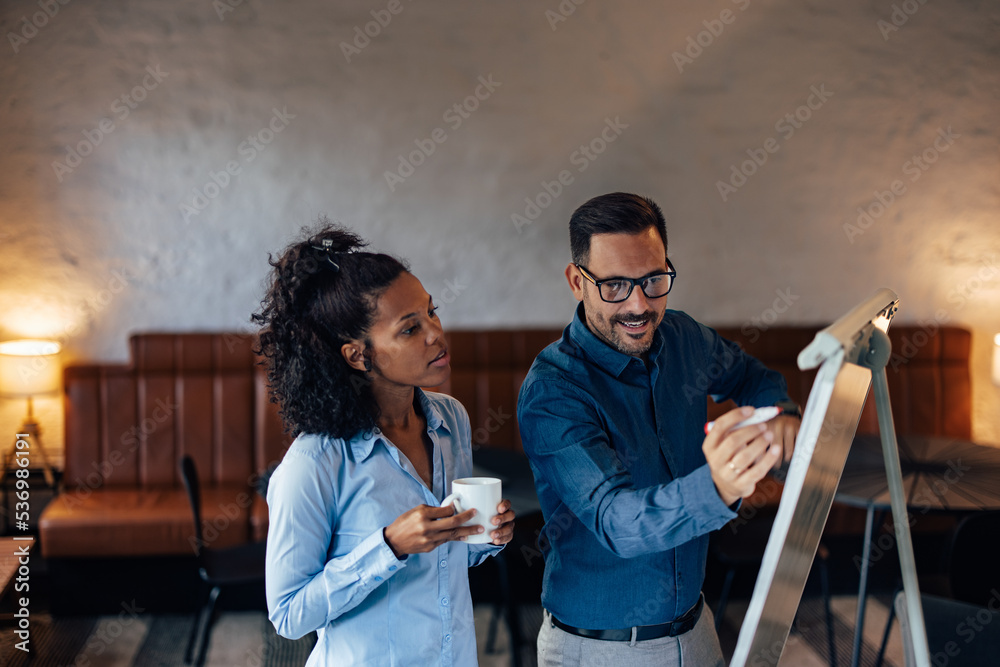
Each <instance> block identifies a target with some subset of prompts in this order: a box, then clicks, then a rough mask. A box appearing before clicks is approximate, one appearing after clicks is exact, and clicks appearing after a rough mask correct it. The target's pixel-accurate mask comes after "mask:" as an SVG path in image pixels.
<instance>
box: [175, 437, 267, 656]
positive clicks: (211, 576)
mask: <svg viewBox="0 0 1000 667" xmlns="http://www.w3.org/2000/svg"><path fill="white" fill-rule="evenodd" d="M180 468H181V478H182V479H183V480H184V487H185V488H186V489H187V494H188V500H189V501H190V502H191V513H192V514H193V515H194V534H195V554H196V555H197V557H198V574H199V575H200V576H201V582H202V583H201V585H202V586H206V587H207V588H208V589H209V592H208V599H207V600H206V601H205V605H204V606H203V607H202V608H201V610H200V611H199V612H198V614H197V615H196V616H195V619H194V625H193V626H192V627H191V635H190V637H189V638H188V644H187V649H186V650H185V652H184V664H187V665H189V664H191V659H192V655H193V654H194V648H195V640H196V638H197V637H198V628H199V626H201V627H202V631H201V641H200V642H199V645H198V646H199V649H198V660H197V662H196V663H195V664H196V665H197V666H198V667H202V665H204V664H205V655H206V653H207V652H208V642H209V638H210V637H211V633H212V626H213V624H214V623H215V617H216V602H217V601H218V599H219V593H220V592H221V591H222V588H223V587H227V586H236V585H244V584H256V583H259V584H263V582H264V555H265V547H266V543H265V542H250V543H247V544H241V545H239V546H235V547H228V548H225V549H213V548H211V547H209V546H207V545H206V544H205V541H204V538H203V537H202V531H201V487H200V485H199V483H198V470H197V468H196V467H195V464H194V460H193V459H192V458H191V457H190V456H185V457H183V458H182V459H181V461H180Z"/></svg>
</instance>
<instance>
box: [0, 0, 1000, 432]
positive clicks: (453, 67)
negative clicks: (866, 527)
mask: <svg viewBox="0 0 1000 667" xmlns="http://www.w3.org/2000/svg"><path fill="white" fill-rule="evenodd" d="M577 1H579V0H577ZM46 2H49V3H50V5H48V13H50V14H53V13H54V15H52V16H48V15H47V14H46V13H45V8H46V6H47V5H46ZM226 3H228V4H226ZM56 9H58V12H56ZM378 20H381V22H382V24H384V25H380V24H379V23H377V22H375V21H378ZM31 23H34V24H35V25H30V24H31ZM39 26H40V27H39ZM998 27H1000V9H998V7H997V5H996V4H992V3H986V2H975V1H972V0H968V1H957V0H929V1H927V0H925V1H924V2H923V3H921V2H919V1H918V0H906V2H896V3H892V2H889V1H888V0H872V1H868V0H866V1H863V2H862V1H859V0H847V1H845V2H818V1H799V2H780V1H777V0H733V1H729V0H713V1H711V2H696V1H694V0H687V1H684V2H672V3H653V2H638V1H625V2H616V3H610V2H606V1H602V0H587V1H585V2H582V3H581V4H579V5H577V4H574V3H573V2H572V0H563V1H562V2H561V3H560V2H557V1H556V0H547V1H546V0H542V1H537V2H534V1H527V0H511V1H508V2H493V3H489V2H414V1H411V0H392V1H391V2H390V1H389V0H368V1H365V2H362V1H360V0H349V1H347V0H345V1H341V2H335V3H334V2H320V1H318V0H298V1H295V2H275V1H270V0H244V1H243V2H240V3H239V4H236V0H217V1H215V2H213V1H212V0H171V1H170V2H167V1H165V0H156V1H147V2H141V3H138V2H136V3H123V2H119V1H111V0H107V1H93V2H83V1H81V0H72V1H68V2H66V4H60V3H59V2H58V0H42V1H41V2H30V1H27V0H10V1H8V2H5V3H4V4H3V6H2V8H0V32H2V34H3V36H4V40H3V43H2V44H0V54H2V55H0V113H2V118H3V125H2V132H0V174H2V177H0V221H2V223H0V224H2V228H0V229H2V231H0V266H2V267H3V269H2V273H0V302H2V309H0V338H2V339H7V338H13V337H20V336H25V335H43V336H52V337H56V338H59V339H61V340H62V341H63V342H64V343H65V346H66V348H67V350H66V354H65V355H64V358H65V360H67V361H72V360H78V359H95V360H96V359H99V360H124V359H125V358H126V355H127V350H126V339H127V336H128V334H129V332H130V331H133V330H149V329H184V330H189V329H240V328H247V327H248V326H249V322H248V317H249V314H250V313H251V312H252V311H253V310H254V309H255V307H256V305H257V303H258V301H259V298H260V296H261V291H262V288H261V283H262V280H263V278H264V277H265V274H266V270H267V264H266V259H267V253H268V252H275V251H277V250H279V249H280V248H282V247H283V246H284V245H285V244H286V243H287V242H288V240H289V239H290V238H291V237H292V236H293V235H294V234H295V232H296V231H297V230H298V228H299V227H300V226H301V225H303V224H308V223H310V222H311V221H313V220H315V218H316V217H317V215H319V214H323V213H325V214H327V215H329V216H330V217H331V218H334V219H337V220H340V221H342V222H344V223H345V224H347V225H349V226H352V227H354V228H355V229H357V230H359V231H360V232H361V233H362V234H363V235H364V236H366V237H367V238H369V239H370V240H371V241H372V243H373V245H374V246H376V247H378V248H381V249H385V250H389V251H392V252H396V253H399V254H401V255H403V256H405V257H406V258H408V259H409V260H410V262H411V263H412V267H413V270H414V272H415V273H416V275H417V276H418V277H419V278H421V280H422V281H423V282H424V285H425V287H426V288H427V289H428V291H430V292H431V293H432V294H434V295H436V296H437V297H438V300H439V301H445V302H446V303H444V304H443V305H444V308H443V309H442V311H441V313H442V318H443V319H444V321H445V324H446V325H447V326H450V327H455V328H460V327H466V328H471V327H520V326H532V325H538V326H551V325H559V324H562V323H564V322H566V321H567V320H568V319H569V318H570V316H571V313H572V308H573V305H574V303H575V302H574V301H573V300H572V298H571V296H570V293H569V290H568V289H567V287H566V286H565V283H564V279H563V277H562V269H563V267H564V266H565V263H566V262H567V260H568V250H567V234H566V231H565V229H566V221H567V219H568V216H569V214H570V213H571V211H572V210H573V209H574V208H575V207H576V206H577V205H579V204H580V203H582V202H583V201H584V200H586V199H588V198H589V197H591V196H594V195H597V194H600V193H604V192H608V191H613V190H620V189H621V190H631V191H636V192H640V193H644V194H648V195H650V196H652V197H653V198H655V199H656V200H657V201H659V202H660V204H661V205H662V206H663V208H664V210H665V212H666V214H667V216H668V219H669V234H670V250H671V255H672V258H673V259H674V261H675V264H676V265H677V267H678V270H679V272H680V277H679V279H678V283H677V287H676V289H675V291H674V293H672V294H671V296H670V303H671V305H672V306H673V307H677V308H682V309H685V310H687V311H689V312H691V313H692V314H693V315H694V316H696V317H697V318H699V319H701V320H703V321H705V322H708V323H711V324H720V325H721V324H737V325H744V326H756V327H758V328H759V329H761V330H762V332H763V330H764V329H766V328H767V326H769V325H773V324H792V323H816V322H827V321H830V320H831V319H833V318H835V317H837V316H838V315H839V314H841V313H842V312H843V311H845V310H846V309H847V308H849V307H850V306H851V305H853V304H854V303H855V302H857V301H859V300H861V299H862V298H864V297H866V296H867V295H869V294H870V293H871V292H872V291H873V290H874V289H875V288H876V287H879V286H888V287H891V288H893V289H895V290H896V291H897V292H898V293H899V294H900V297H901V310H900V315H899V320H900V321H904V322H909V323H920V324H925V325H926V326H927V328H928V329H929V330H930V329H933V328H934V327H935V326H937V324H938V323H941V322H948V323H955V324H961V325H964V326H967V327H970V328H971V329H972V330H973V331H974V332H975V342H974V345H975V349H974V359H973V372H974V382H975V384H974V392H975V393H974V401H975V436H976V437H977V438H980V439H984V440H992V441H1000V416H998V414H1000V390H998V389H996V388H995V387H993V386H992V384H991V383H990V381H989V377H988V372H989V363H990V354H991V347H992V336H993V333H994V332H996V331H1000V309H998V306H1000V256H998V253H1000V225H998V224H997V223H998V216H1000V178H998V176H1000V155H998V150H997V149H998V137H1000V124H998V123H997V112H998V96H1000V46H998V42H997V39H996V35H997V29H998ZM366 30H367V31H368V32H369V34H370V35H371V36H365V35H364V32H365V31H366ZM477 96H478V97H477ZM455 105H458V107H457V108H456V106H455ZM421 145H423V146H424V152H426V153H429V152H430V148H431V147H433V153H431V154H430V155H428V156H424V155H422V154H421V153H420V152H419V151H420V150H421V149H420V146H421ZM414 151H418V152H416V153H415V152H414ZM401 160H403V161H404V162H406V163H408V164H401ZM754 160H756V163H755V162H754ZM416 163H419V164H416ZM410 167H413V169H412V173H411V171H410ZM227 168H228V170H229V172H231V174H230V173H226V172H227ZM388 172H394V173H395V176H387V173H388ZM741 172H742V173H741ZM560 176H561V177H562V183H559V180H560ZM546 184H547V186H546ZM547 190H548V191H547ZM526 199H527V201H526ZM879 199H881V200H882V201H881V202H880V201H879ZM185 206H187V207H190V208H185ZM859 208H860V209H861V212H867V215H868V217H862V216H861V215H860V212H859ZM518 216H520V217H518ZM776 299H778V300H779V301H778V302H777V303H778V305H779V309H783V310H784V312H781V313H777V312H776V311H772V310H770V309H771V308H772V307H773V306H774V305H775V303H776ZM786 305H787V307H785V306H786ZM23 410H24V407H23V403H21V402H12V401H3V402H2V406H0V418H2V420H3V421H2V423H4V424H8V426H7V427H5V428H8V429H13V428H16V424H17V423H18V420H19V418H20V416H21V414H22V413H23ZM39 410H40V411H41V413H42V419H43V424H44V425H45V427H46V428H47V429H48V430H47V434H48V443H49V445H50V447H52V448H54V449H58V448H59V443H60V442H61V423H60V405H59V403H58V401H56V400H55V399H50V400H43V401H40V402H39Z"/></svg>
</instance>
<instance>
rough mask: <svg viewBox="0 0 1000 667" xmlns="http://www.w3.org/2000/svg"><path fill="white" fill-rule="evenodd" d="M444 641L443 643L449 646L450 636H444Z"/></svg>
mask: <svg viewBox="0 0 1000 667" xmlns="http://www.w3.org/2000/svg"><path fill="white" fill-rule="evenodd" d="M444 641H445V642H446V643H448V644H450V643H451V635H445V636H444Z"/></svg>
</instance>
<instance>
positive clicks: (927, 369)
mask: <svg viewBox="0 0 1000 667" xmlns="http://www.w3.org/2000/svg"><path fill="white" fill-rule="evenodd" d="M819 328H820V327H816V326H814V327H774V328H772V329H770V330H768V331H766V332H760V331H757V330H750V331H747V332H741V331H740V330H739V329H732V328H720V329H719V331H720V333H722V334H723V335H724V336H726V337H727V338H730V339H731V340H734V341H736V342H738V343H740V344H741V345H743V346H744V347H745V349H746V350H747V351H748V352H750V353H751V354H753V355H754V356H756V357H758V358H759V359H761V360H762V361H764V362H765V363H766V364H768V365H769V366H771V367H772V368H775V369H776V370H779V371H781V372H782V373H783V374H784V375H785V377H786V379H787V380H788V384H789V392H790V394H791V397H792V398H793V399H795V400H797V401H799V402H800V403H803V402H804V401H805V400H806V397H807V396H808V392H809V389H810V387H811V385H812V380H813V376H814V374H813V372H807V373H802V372H800V371H799V370H798V368H797V366H796V363H795V359H796V356H797V355H798V352H799V351H800V350H801V349H802V348H803V347H805V345H806V344H808V343H809V342H810V341H811V340H812V338H813V335H814V334H815V332H816V331H817V330H818V329H819ZM560 335H561V330H557V329H547V330H511V331H456V332H451V333H450V334H449V340H450V347H451V354H452V368H453V371H452V375H451V379H450V381H449V382H448V384H446V385H444V386H442V387H440V388H439V390H441V391H445V392H447V393H451V394H452V395H454V396H455V397H457V398H458V399H459V400H461V401H462V403H463V404H464V405H465V406H466V408H467V409H468V411H469V415H470V419H471V422H472V432H473V444H474V446H477V447H478V446H482V447H496V448H502V449H507V450H512V451H520V450H521V442H520V436H519V434H518V429H517V420H516V416H515V414H514V413H515V407H516V404H517V393H518V390H519V388H520V385H521V382H522V381H523V379H524V375H525V373H526V372H527V370H528V368H529V366H530V365H531V362H532V360H533V359H534V358H535V356H536V354H537V353H538V352H539V351H540V350H541V349H542V348H543V347H544V346H545V345H547V344H548V343H549V342H551V341H553V340H555V339H557V338H558V337H559V336H560ZM890 338H891V339H892V342H893V349H894V355H893V358H892V360H891V361H890V364H889V368H888V378H889V387H890V393H891V396H892V403H893V414H894V418H895V422H896V428H897V431H898V432H900V433H922V434H934V435H947V436H952V437H956V438H969V437H970V434H971V398H970V385H971V380H970V374H969V353H970V346H971V335H970V333H969V332H968V331H965V330H963V329H959V328H955V327H942V328H940V329H937V330H926V329H924V328H919V327H904V326H896V327H893V328H892V329H891V333H890ZM252 344H253V339H252V337H250V336H247V335H239V334H227V333H214V334H209V333H206V334H200V333H180V334H166V333H151V334H138V335H135V336H133V337H132V338H131V354H132V361H131V364H129V365H89V366H74V367H69V368H67V369H66V372H65V381H66V383H65V389H66V467H65V472H64V484H65V489H64V491H63V492H62V493H61V494H60V495H59V496H57V498H56V499H55V500H54V501H53V502H52V503H50V504H49V506H48V507H47V508H46V509H45V511H44V513H43V515H42V517H41V519H40V522H39V524H40V542H41V549H42V554H43V556H45V557H46V558H53V559H72V558H104V557H107V558H111V557H134V556H151V555H181V554H188V555H190V554H192V553H193V548H192V546H191V539H192V536H193V527H192V520H191V513H190V509H189V507H188V504H187V498H186V496H185V495H184V490H183V486H182V483H181V480H180V477H179V473H178V468H177V461H178V459H179V458H180V457H181V456H182V455H184V454H191V455H192V456H193V457H194V458H195V461H196V463H197V466H198V468H199V471H200V474H201V477H202V480H203V481H202V486H203V492H202V493H203V500H202V504H203V512H204V518H205V521H206V526H207V527H208V531H207V533H208V537H209V538H210V539H211V540H212V541H213V542H214V544H215V545H217V546H224V545H229V544H235V543H239V542H244V541H247V540H250V539H263V538H264V536H265V535H266V529H267V518H266V517H267V508H266V504H265V503H264V500H263V499H262V498H261V497H260V496H258V495H257V494H256V493H255V492H254V485H255V482H256V480H257V476H258V475H259V473H261V472H262V471H264V470H266V469H267V467H268V466H269V464H271V463H273V462H276V461H278V460H280V457H281V455H282V454H283V452H284V451H285V449H286V448H287V446H288V443H289V438H288V437H287V436H286V435H284V434H283V433H282V429H281V424H280V419H279V418H278V415H277V411H276V407H275V406H274V405H273V404H271V403H270V402H269V401H268V397H267V391H266V386H265V377H264V373H263V370H262V369H261V368H260V367H259V366H256V365H255V358H254V355H253V353H252V352H251V347H252ZM724 409H725V406H714V405H713V406H710V412H711V413H712V415H713V416H714V415H717V414H719V413H721V412H722V411H723V410H724ZM859 432H871V433H874V432H877V421H876V418H875V413H874V407H873V405H871V401H869V404H868V405H867V406H866V408H865V412H864V414H863V416H862V419H861V424H860V426H859ZM844 509H845V511H842V512H840V513H839V514H838V512H836V511H835V512H834V513H833V514H832V515H831V519H830V528H831V529H833V530H845V531H853V532H858V533H859V532H860V528H859V526H858V522H857V518H856V517H854V516H852V515H851V514H850V513H849V512H846V508H844ZM925 523H926V522H925Z"/></svg>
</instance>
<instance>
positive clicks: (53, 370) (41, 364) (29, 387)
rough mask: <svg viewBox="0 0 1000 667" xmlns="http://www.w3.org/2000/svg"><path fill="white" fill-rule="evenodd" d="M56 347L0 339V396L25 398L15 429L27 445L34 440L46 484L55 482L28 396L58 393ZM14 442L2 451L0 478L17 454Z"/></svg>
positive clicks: (46, 342)
mask: <svg viewBox="0 0 1000 667" xmlns="http://www.w3.org/2000/svg"><path fill="white" fill-rule="evenodd" d="M60 349H61V347H60V345H59V343H57V342H55V341H51V340H37V339H24V340H12V341H7V342H5V343H0V396H3V397H5V398H27V399H28V415H27V416H26V417H25V419H24V423H23V424H22V425H21V430H20V431H18V433H19V434H27V436H28V438H29V440H28V442H29V444H30V445H32V446H33V445H35V444H37V447H38V449H37V454H38V456H39V458H41V460H42V466H43V470H44V473H45V481H46V482H47V483H48V484H49V486H54V485H55V477H54V475H53V473H52V467H51V466H50V465H49V461H48V457H47V456H46V454H45V447H44V446H43V445H42V440H41V432H42V431H41V427H40V426H39V424H38V422H37V421H36V420H35V416H34V411H33V404H32V400H33V399H34V397H35V396H49V395H54V394H58V393H59V386H60V384H61V382H60V381H61V379H62V378H61V375H62V373H61V371H62V368H61V367H60V365H59V363H58V357H59V351H60ZM16 443H17V441H16V440H15V445H14V447H12V448H11V451H10V452H9V453H5V454H4V459H3V471H0V481H2V480H3V479H4V478H5V477H6V475H7V471H8V469H9V468H10V466H16V462H15V461H14V460H13V459H15V458H16V457H17V454H16V451H17V447H16ZM33 453H34V452H33Z"/></svg>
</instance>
